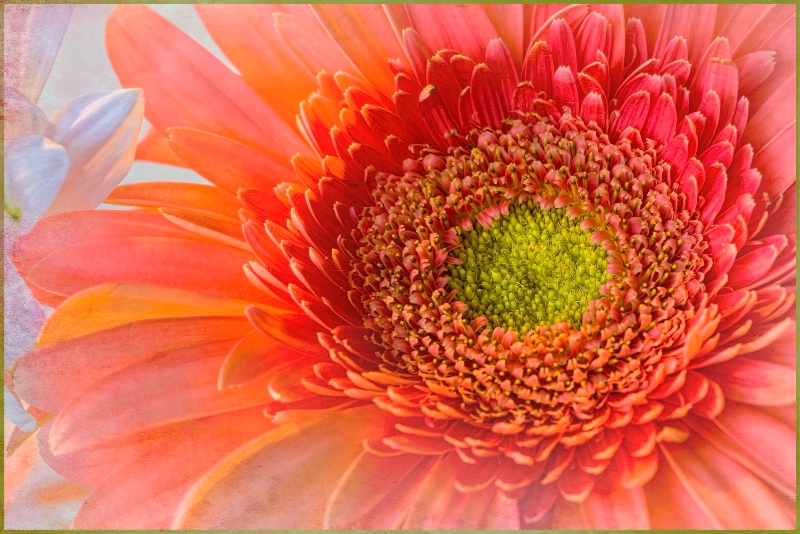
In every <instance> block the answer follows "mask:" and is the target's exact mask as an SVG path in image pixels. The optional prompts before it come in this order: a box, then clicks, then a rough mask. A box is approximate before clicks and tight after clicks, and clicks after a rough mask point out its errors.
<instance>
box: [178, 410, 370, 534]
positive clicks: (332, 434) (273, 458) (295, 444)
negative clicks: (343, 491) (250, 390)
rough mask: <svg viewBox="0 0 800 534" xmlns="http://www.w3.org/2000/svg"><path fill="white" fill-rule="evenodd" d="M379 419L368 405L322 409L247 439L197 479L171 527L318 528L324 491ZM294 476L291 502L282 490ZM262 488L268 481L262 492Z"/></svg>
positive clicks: (357, 452) (336, 479)
mask: <svg viewBox="0 0 800 534" xmlns="http://www.w3.org/2000/svg"><path fill="white" fill-rule="evenodd" d="M383 418H384V414H383V412H382V411H381V410H380V409H378V408H377V407H374V406H369V405H367V406H361V407H358V408H351V409H347V410H341V411H330V410H326V411H320V412H318V413H316V414H309V417H307V418H306V419H305V420H301V421H296V422H290V423H287V424H285V425H283V426H280V427H278V428H276V429H275V430H273V431H271V432H268V433H266V434H264V435H262V436H260V437H258V438H256V439H254V440H253V441H251V442H249V443H247V444H246V445H244V446H242V447H240V448H239V449H237V450H236V451H235V452H234V453H233V454H231V455H229V456H227V457H226V458H225V459H224V460H222V461H221V462H220V463H219V464H217V465H216V466H215V467H214V468H213V469H212V470H211V472H209V473H208V474H207V476H205V477H204V478H202V479H200V480H199V481H198V483H197V484H196V485H195V486H194V487H193V488H192V489H191V490H190V491H189V493H188V494H187V495H186V496H185V498H184V500H183V502H182V503H181V505H180V507H179V509H178V513H177V517H176V520H175V522H174V523H173V525H172V527H173V528H188V529H190V528H234V527H235V528H244V527H247V528H256V529H261V528H322V526H323V525H322V518H323V515H324V511H325V507H326V502H327V500H328V498H329V496H330V495H331V493H332V492H333V490H334V489H335V488H336V486H337V485H338V483H339V481H340V479H341V477H342V475H343V474H344V473H345V471H346V469H347V466H348V465H350V464H351V463H352V462H353V461H354V460H355V459H356V458H357V457H358V456H359V455H360V454H361V453H362V451H363V449H362V445H361V442H362V440H363V439H365V438H370V437H373V438H374V437H376V436H375V434H376V432H378V431H379V429H380V428H382V426H383ZM306 480H314V484H313V485H312V486H308V485H306V484H304V483H303V481H306ZM298 483H300V484H302V491H303V495H304V498H303V499H302V500H299V501H298V500H297V498H296V497H297V494H296V493H295V492H294V491H287V488H291V487H293V485H295V484H298ZM265 487H266V488H271V489H269V492H268V493H267V494H264V488H265ZM298 489H299V487H298Z"/></svg>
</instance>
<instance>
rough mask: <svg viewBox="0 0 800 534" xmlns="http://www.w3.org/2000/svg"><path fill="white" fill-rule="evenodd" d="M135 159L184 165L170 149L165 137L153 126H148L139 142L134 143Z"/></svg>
mask: <svg viewBox="0 0 800 534" xmlns="http://www.w3.org/2000/svg"><path fill="white" fill-rule="evenodd" d="M136 159H137V160H139V161H152V162H153V163H163V164H164V165H174V166H176V167H185V166H186V165H185V164H184V163H183V161H181V159H180V158H179V157H178V156H177V155H176V154H175V152H173V151H172V148H170V146H169V143H168V142H167V138H166V137H164V136H163V135H162V134H161V132H159V131H158V130H156V129H155V128H150V129H149V130H147V133H146V134H144V137H142V139H141V140H139V144H138V145H136Z"/></svg>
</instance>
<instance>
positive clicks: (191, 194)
mask: <svg viewBox="0 0 800 534" xmlns="http://www.w3.org/2000/svg"><path fill="white" fill-rule="evenodd" d="M104 202H105V203H106V204H117V205H122V206H136V207H141V208H167V207H168V208H183V209H191V210H194V211H203V212H209V213H216V214H220V215H227V216H228V217H235V218H237V219H238V212H239V209H240V208H241V207H242V204H241V203H240V202H239V201H238V200H237V199H236V197H234V196H233V195H229V194H227V193H226V192H225V191H221V190H220V189H219V188H217V187H213V186H209V185H203V184H190V183H178V182H145V183H138V184H123V185H120V186H117V187H116V189H114V190H113V191H112V192H111V194H110V195H108V198H106V199H105V200H104Z"/></svg>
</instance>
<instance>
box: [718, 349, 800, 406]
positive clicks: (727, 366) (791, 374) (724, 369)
mask: <svg viewBox="0 0 800 534" xmlns="http://www.w3.org/2000/svg"><path fill="white" fill-rule="evenodd" d="M705 372H706V373H707V374H708V376H709V377H710V378H711V379H713V380H714V381H716V382H717V383H718V384H719V385H720V387H721V388H722V391H723V392H724V393H725V397H727V398H729V399H732V400H735V401H737V402H742V403H745V404H750V405H753V406H782V405H786V404H792V403H793V402H795V398H796V387H795V371H794V369H791V368H789V367H784V366H783V365H779V364H776V363H771V362H768V361H764V360H755V359H752V358H745V357H742V356H739V357H737V358H734V359H732V360H730V361H729V362H725V363H721V364H719V365H714V366H711V367H709V368H707V369H706V370H705Z"/></svg>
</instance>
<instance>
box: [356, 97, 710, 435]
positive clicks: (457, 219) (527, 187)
mask: <svg viewBox="0 0 800 534" xmlns="http://www.w3.org/2000/svg"><path fill="white" fill-rule="evenodd" d="M670 170H671V169H670V167H669V165H668V164H665V163H663V162H661V161H659V158H658V156H657V153H656V150H655V148H654V147H653V146H647V145H646V146H645V148H634V147H632V146H631V144H630V143H629V142H628V141H627V140H626V139H622V140H620V141H619V142H617V143H612V142H610V140H609V138H608V136H607V135H606V134H605V133H604V132H603V131H602V130H600V129H599V128H598V127H597V126H596V125H595V124H594V123H590V125H586V124H584V123H583V122H582V121H581V120H580V119H579V118H577V117H573V116H570V115H569V114H566V115H564V116H562V117H561V118H560V119H558V120H555V119H552V118H550V117H547V116H540V115H537V114H535V113H533V114H519V115H518V116H515V117H512V118H509V119H508V120H506V121H504V124H503V127H502V128H501V129H499V130H494V129H490V128H484V129H482V130H478V129H476V130H473V131H472V132H470V133H469V134H468V135H467V136H466V137H465V140H464V142H463V143H462V144H461V145H460V146H458V147H455V148H451V149H450V150H449V151H448V152H447V153H442V152H440V151H437V150H435V149H431V148H426V149H423V150H422V151H421V153H420V154H419V158H418V159H417V160H407V161H406V162H405V164H404V168H403V171H404V174H403V175H402V176H399V175H394V174H390V173H380V172H379V173H376V174H374V175H373V179H374V181H375V183H374V185H373V187H374V194H373V197H374V200H375V204H374V206H372V207H370V208H367V209H366V210H365V212H364V214H363V215H362V217H361V218H360V223H359V226H358V229H357V230H356V231H355V232H356V238H357V240H358V242H359V243H360V249H359V251H358V255H357V256H360V259H358V260H356V261H355V263H354V269H353V271H352V272H351V274H350V284H351V287H352V288H356V289H357V290H358V291H359V292H360V295H361V304H362V306H363V310H364V316H365V326H366V327H367V328H368V329H369V330H370V331H371V332H372V339H371V340H372V342H373V343H375V344H376V345H377V346H379V347H382V348H383V352H382V353H381V354H380V355H379V357H380V359H381V361H383V362H384V364H385V365H386V366H387V367H389V368H391V369H392V373H394V374H396V375H399V376H401V377H404V378H406V379H409V380H412V381H415V382H417V383H419V384H420V386H419V389H422V390H424V393H425V398H424V399H423V400H422V401H421V402H420V405H421V409H422V411H423V413H424V414H425V415H426V416H427V417H429V418H431V419H436V420H442V419H453V418H457V419H464V420H466V421H468V422H469V423H471V424H473V425H478V426H483V427H490V428H491V429H492V430H493V431H494V432H497V433H503V434H516V433H520V432H523V431H524V432H525V434H527V435H531V436H536V435H553V434H556V433H558V434H561V435H562V436H565V437H566V436H573V440H574V444H577V443H582V442H584V441H586V440H588V439H590V438H591V437H592V436H594V435H595V434H596V433H597V432H599V431H600V430H601V428H602V417H600V415H599V414H601V413H605V414H607V413H608V407H609V406H611V407H613V406H614V404H615V401H617V400H619V399H622V398H624V397H627V398H628V399H630V394H631V393H632V392H638V391H641V392H642V393H643V394H646V392H647V390H648V386H649V385H650V383H651V382H653V381H652V380H649V378H650V374H651V373H652V372H653V371H654V369H655V368H656V364H657V363H658V362H659V361H660V360H661V359H662V357H663V356H664V355H665V353H668V352H669V351H670V349H671V348H673V347H677V346H679V344H680V342H681V340H682V336H683V333H684V330H685V327H686V323H687V321H688V320H689V319H690V318H691V317H692V316H693V315H694V310H695V308H696V306H697V305H698V302H697V301H698V298H699V295H701V293H702V290H703V277H704V273H705V270H707V269H708V265H710V262H709V261H708V258H707V257H706V256H704V254H703V251H704V249H705V247H706V244H705V241H704V240H703V236H702V223H701V222H700V221H699V219H698V216H697V215H696V213H693V212H692V211H690V210H689V209H687V198H686V195H685V193H683V192H682V191H681V190H680V188H679V185H678V184H677V183H675V181H674V180H673V178H674V177H672V176H671V175H670ZM529 202H533V203H536V204H537V205H538V207H539V208H541V209H549V208H552V207H558V208H565V209H566V210H567V213H568V214H569V216H570V217H575V218H580V219H581V221H582V227H583V228H586V229H590V230H591V231H592V232H593V233H592V240H593V242H595V243H599V244H600V245H601V246H602V247H603V248H604V249H605V251H606V253H607V255H608V271H609V272H610V273H611V275H612V277H611V279H610V280H609V281H607V282H606V283H605V284H604V285H603V286H602V287H601V289H600V293H601V297H600V298H598V299H596V300H594V301H592V302H591V303H590V304H589V306H588V309H587V310H586V312H585V314H584V317H583V322H582V324H581V325H580V326H579V327H575V326H572V325H569V324H568V323H559V324H555V325H548V326H540V327H537V328H534V329H531V330H529V331H527V332H517V331H514V330H512V329H505V328H502V327H500V326H496V327H495V326H494V325H488V324H487V322H486V319H485V317H479V318H476V319H473V320H472V321H468V320H467V317H466V314H465V311H466V305H465V304H464V302H463V301H462V300H461V299H460V298H459V293H458V291H456V290H454V289H452V288H451V287H450V286H449V284H448V282H449V276H448V266H449V265H450V264H452V263H455V262H458V260H457V259H456V257H455V255H454V251H455V250H457V249H458V248H459V247H461V246H462V236H463V235H464V233H465V232H466V231H469V230H470V229H471V228H472V227H473V226H474V225H476V224H482V225H484V226H489V225H490V224H491V223H492V221H493V220H495V219H498V218H500V217H503V216H504V215H507V214H508V212H509V209H511V208H513V207H514V206H515V205H520V204H524V203H529ZM598 421H600V423H598ZM562 441H564V438H562Z"/></svg>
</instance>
